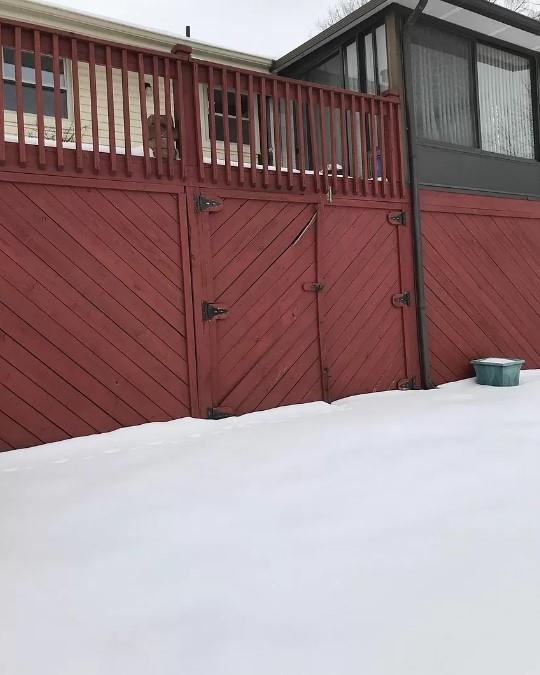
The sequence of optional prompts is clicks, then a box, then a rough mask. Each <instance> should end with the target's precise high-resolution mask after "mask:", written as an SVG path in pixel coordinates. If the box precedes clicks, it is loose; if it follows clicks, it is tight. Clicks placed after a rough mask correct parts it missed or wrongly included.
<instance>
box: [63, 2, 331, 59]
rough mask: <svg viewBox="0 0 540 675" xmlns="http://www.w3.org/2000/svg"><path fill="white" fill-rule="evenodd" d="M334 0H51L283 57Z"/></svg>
mask: <svg viewBox="0 0 540 675" xmlns="http://www.w3.org/2000/svg"><path fill="white" fill-rule="evenodd" d="M330 3H331V0H228V1H220V0H151V2H149V1H148V0H51V3H50V4H54V5H57V6H62V7H68V8H70V9H75V10H77V11H80V12H87V13H89V14H97V15H99V16H104V17H107V18H110V19H115V20H120V21H126V22H127V23H130V24H137V25H140V26H145V27H147V28H153V29H158V30H160V29H161V30H164V31H166V32H167V33H174V34H178V35H184V33H185V26H186V25H190V26H191V37H192V38H193V39H194V40H201V41H203V42H211V43H214V44H218V45H221V46H223V47H229V48H231V49H236V50H239V51H246V52H251V53H254V54H260V55H263V56H270V57H272V58H277V57H280V56H283V55H284V54H286V53H287V52H288V51H290V50H291V49H294V47H297V46H298V45H299V44H301V43H302V42H304V41H305V40H307V39H308V38H310V37H311V36H312V35H315V34H316V33H318V32H319V29H318V28H317V19H318V18H319V17H322V16H324V15H325V14H326V12H327V9H328V6H329V4H330Z"/></svg>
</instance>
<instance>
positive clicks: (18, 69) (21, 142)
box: [15, 26, 26, 165]
mask: <svg viewBox="0 0 540 675" xmlns="http://www.w3.org/2000/svg"><path fill="white" fill-rule="evenodd" d="M21 40H22V38H21V29H20V27H19V26H16V27H15V105H16V107H17V142H18V146H19V164H22V165H24V164H26V145H25V143H26V138H25V134H26V132H25V128H24V101H23V86H22V51H21Z"/></svg>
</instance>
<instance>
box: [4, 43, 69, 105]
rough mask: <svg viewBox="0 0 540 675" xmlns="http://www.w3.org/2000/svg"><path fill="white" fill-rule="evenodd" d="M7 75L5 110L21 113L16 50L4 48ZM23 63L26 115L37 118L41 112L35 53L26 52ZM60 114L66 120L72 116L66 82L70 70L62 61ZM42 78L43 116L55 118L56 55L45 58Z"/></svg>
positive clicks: (23, 91)
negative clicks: (18, 106)
mask: <svg viewBox="0 0 540 675" xmlns="http://www.w3.org/2000/svg"><path fill="white" fill-rule="evenodd" d="M2 58H3V73H4V108H5V110H13V111H16V110H17V100H16V87H15V50H14V49H13V48H11V47H4V48H3V50H2ZM21 61H22V93H23V110H24V112H25V113H30V114H33V115H35V114H36V113H37V100H36V70H35V54H34V53H33V52H26V51H23V52H22V54H21ZM59 71H60V111H61V115H62V117H64V118H67V117H68V94H67V83H66V67H65V62H64V59H60V63H59ZM41 79H42V83H43V86H42V89H43V113H44V115H45V116H49V117H54V77H53V59H52V56H47V55H45V54H42V55H41Z"/></svg>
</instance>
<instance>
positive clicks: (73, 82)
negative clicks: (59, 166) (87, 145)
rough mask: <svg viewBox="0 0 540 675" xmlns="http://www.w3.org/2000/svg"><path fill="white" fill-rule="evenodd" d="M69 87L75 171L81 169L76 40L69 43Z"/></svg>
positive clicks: (79, 102)
mask: <svg viewBox="0 0 540 675" xmlns="http://www.w3.org/2000/svg"><path fill="white" fill-rule="evenodd" d="M71 68H72V74H71V86H72V88H73V116H74V123H75V166H76V168H77V171H82V169H83V155H82V152H83V151H82V128H81V101H80V91H79V57H78V46H77V40H76V39H75V38H73V40H72V41H71Z"/></svg>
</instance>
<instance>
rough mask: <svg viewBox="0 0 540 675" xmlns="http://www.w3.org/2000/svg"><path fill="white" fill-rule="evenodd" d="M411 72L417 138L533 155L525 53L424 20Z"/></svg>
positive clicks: (529, 74)
mask: <svg viewBox="0 0 540 675" xmlns="http://www.w3.org/2000/svg"><path fill="white" fill-rule="evenodd" d="M412 71H413V72H412V75H413V90H414V109H415V118H416V132H417V134H418V136H419V137H420V138H422V139H425V140H429V141H436V142H440V143H449V144H453V145H461V146H465V147H471V148H479V149H482V150H486V151H488V152H495V153H498V154H503V155H509V156H512V157H523V158H526V159H534V156H535V150H534V125H533V106H532V72H531V63H530V60H529V59H528V58H526V57H525V56H521V55H518V54H515V53H513V52H509V51H506V50H503V49H499V48H496V47H493V46H491V45H487V44H484V43H483V42H479V41H477V40H474V39H472V38H464V37H461V36H457V35H454V34H453V33H448V32H443V31H440V30H437V29H436V28H433V27H431V26H428V25H422V26H417V27H416V29H415V34H414V38H413V45H412Z"/></svg>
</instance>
